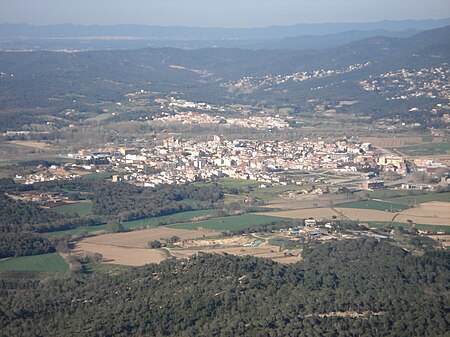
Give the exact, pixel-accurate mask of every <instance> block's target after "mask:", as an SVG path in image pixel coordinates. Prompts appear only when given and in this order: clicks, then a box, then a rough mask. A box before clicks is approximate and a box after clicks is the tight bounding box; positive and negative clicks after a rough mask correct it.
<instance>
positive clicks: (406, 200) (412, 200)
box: [385, 192, 450, 205]
mask: <svg viewBox="0 0 450 337" xmlns="http://www.w3.org/2000/svg"><path fill="white" fill-rule="evenodd" d="M385 200H386V201H389V202H394V203H400V204H405V205H415V204H422V203H424V202H430V201H444V202H450V192H444V193H436V192H431V193H426V194H421V195H415V196H411V195H408V196H404V197H397V198H389V199H385Z"/></svg>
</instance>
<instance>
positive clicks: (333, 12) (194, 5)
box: [0, 0, 450, 27]
mask: <svg viewBox="0 0 450 337" xmlns="http://www.w3.org/2000/svg"><path fill="white" fill-rule="evenodd" d="M448 17H450V0H0V22H1V23H6V22H8V23H30V24H37V25H43V24H58V23H78V24H99V25H107V24H146V25H163V26H171V25H181V26H216V27H255V26H270V25H289V24H295V23H323V22H368V21H379V20H385V19H392V20H402V19H439V18H448Z"/></svg>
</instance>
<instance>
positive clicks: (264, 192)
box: [249, 185, 308, 202]
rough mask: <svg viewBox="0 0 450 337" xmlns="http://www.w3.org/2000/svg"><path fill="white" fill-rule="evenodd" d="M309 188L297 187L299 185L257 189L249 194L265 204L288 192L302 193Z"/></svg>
mask: <svg viewBox="0 0 450 337" xmlns="http://www.w3.org/2000/svg"><path fill="white" fill-rule="evenodd" d="M307 188H308V186H297V185H287V186H271V187H266V188H257V189H255V190H253V191H252V192H251V193H249V196H250V197H253V198H257V199H261V200H263V201H265V202H270V201H273V200H275V199H277V198H279V195H280V194H283V193H286V192H288V191H300V190H304V189H307Z"/></svg>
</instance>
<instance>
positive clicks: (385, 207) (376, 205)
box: [339, 200, 409, 211]
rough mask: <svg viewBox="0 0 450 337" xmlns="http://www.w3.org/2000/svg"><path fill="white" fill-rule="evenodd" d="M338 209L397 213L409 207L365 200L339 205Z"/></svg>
mask: <svg viewBox="0 0 450 337" xmlns="http://www.w3.org/2000/svg"><path fill="white" fill-rule="evenodd" d="M339 208H361V209H374V210H376V211H391V210H392V211H398V210H402V211H403V210H405V209H408V208H409V206H407V205H404V204H400V203H393V202H386V201H382V200H365V201H356V202H350V203H345V204H339Z"/></svg>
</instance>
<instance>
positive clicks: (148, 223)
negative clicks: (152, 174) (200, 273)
mask: <svg viewBox="0 0 450 337" xmlns="http://www.w3.org/2000/svg"><path fill="white" fill-rule="evenodd" d="M62 207H63V206H62ZM213 215H214V210H199V211H188V212H181V213H175V214H172V215H163V216H159V217H154V218H147V219H140V220H132V221H125V222H123V227H124V229H125V230H127V231H131V230H135V229H142V228H152V227H156V226H159V225H164V224H170V223H176V222H187V221H196V220H197V219H201V217H208V216H213ZM106 230H107V226H106V225H100V226H83V227H78V228H75V229H69V230H66V231H58V232H52V233H48V234H47V235H49V236H61V235H64V234H71V235H76V234H80V233H82V232H88V233H93V232H102V231H106Z"/></svg>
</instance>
